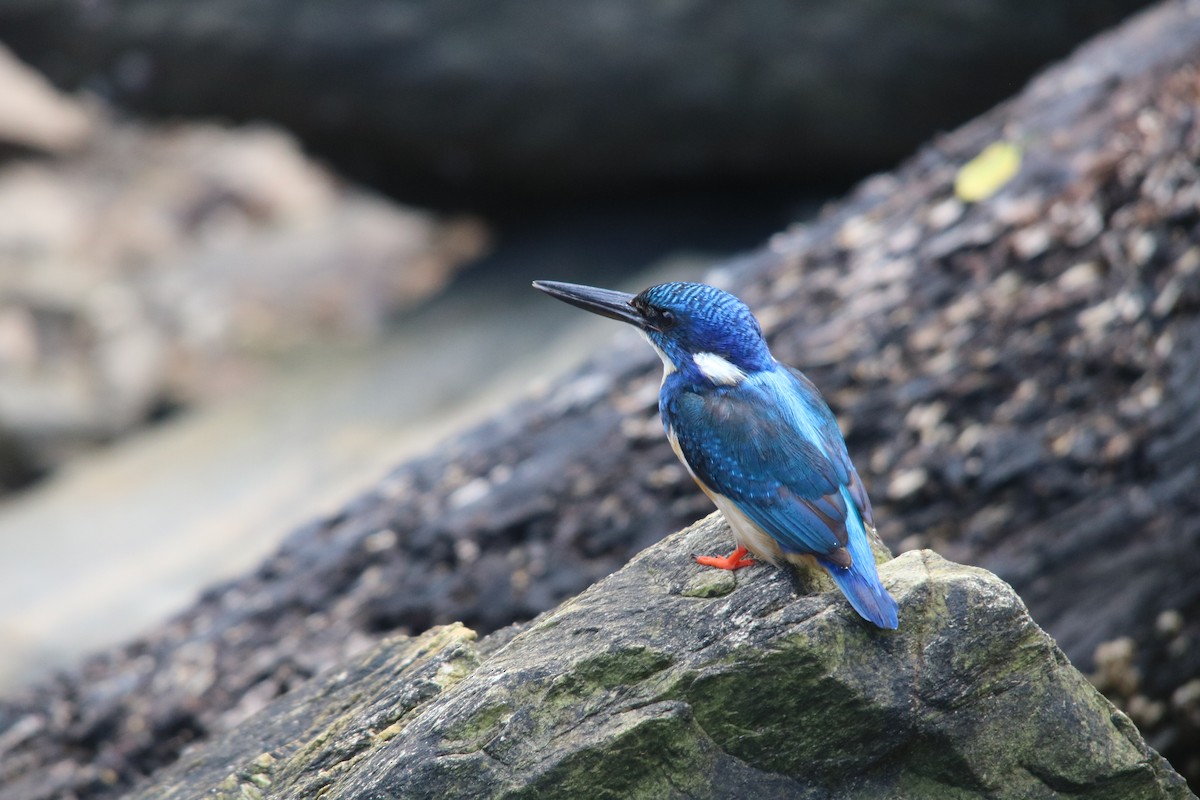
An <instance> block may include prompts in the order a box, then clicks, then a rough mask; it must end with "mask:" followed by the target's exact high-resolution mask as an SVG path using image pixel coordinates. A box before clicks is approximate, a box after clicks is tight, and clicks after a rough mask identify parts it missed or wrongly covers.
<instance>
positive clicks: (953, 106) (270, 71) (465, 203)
mask: <svg viewBox="0 0 1200 800" xmlns="http://www.w3.org/2000/svg"><path fill="white" fill-rule="evenodd" d="M1141 5H1144V3H1142V2H1128V1H1127V2H1118V1H1117V0H1110V1H1108V2H1099V1H1093V2H1083V1H1082V0H1075V1H1074V2H1072V1H1071V0H1057V1H1056V2H1036V3H1035V2H1022V3H1000V2H995V0H991V1H989V2H984V1H983V0H976V1H975V2H967V3H964V2H958V1H955V2H952V1H951V0H931V2H927V3H922V4H920V6H919V7H911V6H903V7H902V6H896V5H889V4H879V3H873V2H857V3H856V2H837V3H834V2H805V3H793V4H785V3H765V2H755V3H750V4H719V3H712V2H680V1H679V0H673V1H672V2H653V3H645V2H584V3H574V4H559V3H553V2H532V3H531V2H521V3H515V2H514V3H478V2H446V3H437V4H429V3H401V2H390V0H389V1H385V0H355V2H347V3H338V4H328V3H317V2H295V1H293V2H287V3H262V2H260V3H247V2H236V1H235V0H204V2H197V1H196V0H191V1H190V2H178V1H176V2H165V1H164V0H86V1H85V0H0V42H2V43H3V44H5V45H7V46H8V47H9V48H11V49H12V52H13V53H15V56H13V55H10V54H9V53H8V52H7V51H5V52H2V53H0V492H3V491H10V490H14V489H17V488H19V487H26V488H25V489H24V491H22V492H20V493H16V494H9V496H8V498H7V500H6V501H5V502H4V504H3V506H2V507H0V571H2V573H0V586H2V587H3V588H2V589H0V592H2V593H0V652H3V653H4V659H3V662H0V685H3V684H4V682H5V681H7V682H9V683H10V684H11V683H12V682H14V681H20V680H23V679H25V678H27V677H29V676H30V675H31V674H35V673H36V672H37V671H39V670H41V669H44V668H45V667H46V666H47V665H52V664H61V663H65V662H66V661H68V660H69V659H71V658H72V657H73V656H75V655H76V654H78V653H79V652H80V651H81V650H84V649H90V648H93V647H96V646H99V645H100V644H103V643H105V642H108V641H112V640H115V639H118V638H120V637H121V636H125V635H129V634H131V633H132V632H133V631H135V630H137V629H138V628H139V627H141V626H143V625H145V624H147V623H148V622H149V621H151V620H153V619H156V618H158V617H161V616H162V615H163V614H165V613H166V612H167V611H169V610H170V609H172V608H176V607H179V606H180V605H181V604H183V603H185V602H186V601H187V600H188V599H189V598H190V597H191V596H193V595H194V593H195V592H196V591H197V590H198V589H199V588H200V587H202V586H204V585H206V584H208V583H209V582H211V580H212V579H213V578H214V577H215V576H218V575H228V574H232V573H234V572H236V571H238V570H242V569H246V568H248V567H249V566H251V565H252V564H254V563H256V561H257V559H258V558H259V557H260V556H261V555H262V554H263V553H265V552H266V551H267V550H269V549H270V548H271V547H273V546H274V544H275V543H276V542H277V541H278V540H279V538H280V537H281V536H282V535H283V534H284V533H286V532H287V531H288V529H289V528H290V527H291V526H292V525H294V524H296V523H298V522H300V521H302V520H303V519H306V518H308V517H310V516H312V515H313V514H315V513H316V512H317V510H318V508H320V507H321V505H322V504H327V505H328V504H332V503H336V502H337V501H338V500H340V499H344V498H345V497H346V496H348V495H350V494H351V493H353V492H354V491H355V490H356V489H359V488H361V487H362V486H363V485H364V484H365V483H366V482H368V481H369V480H370V479H372V478H374V477H375V476H377V475H378V474H381V473H382V472H383V470H384V469H386V467H387V466H388V465H390V464H393V463H395V462H396V461H398V460H400V459H401V457H403V456H405V455H409V454H412V453H413V452H416V451H417V450H420V449H422V448H428V447H430V446H433V445H434V443H435V442H436V441H437V438H438V437H439V436H440V435H443V434H445V433H446V432H448V431H450V430H452V429H454V427H455V426H458V425H461V424H463V423H464V422H465V421H466V420H468V419H472V418H478V417H479V416H482V415H483V414H484V413H485V412H486V411H487V410H488V409H494V408H496V407H498V406H499V404H500V403H502V402H506V401H508V400H511V399H512V398H514V397H516V396H518V395H519V394H520V392H522V391H524V390H525V389H526V388H527V386H528V384H529V382H530V381H533V380H535V379H536V378H538V377H540V376H545V375H548V374H550V373H552V372H553V371H555V370H556V369H559V368H561V367H564V366H565V365H567V364H570V363H571V362H572V361H574V360H577V359H578V358H579V357H580V356H581V354H582V353H583V352H584V350H586V349H587V348H588V347H589V346H594V344H595V342H596V341H597V339H595V338H593V337H589V336H586V335H584V334H579V335H578V336H577V337H576V338H568V339H566V340H563V341H554V342H553V345H554V346H553V347H548V346H547V342H548V341H549V340H550V338H551V336H552V335H553V332H554V331H556V330H560V329H561V325H562V320H564V319H566V318H567V313H566V312H564V311H562V310H560V309H558V308H556V307H555V306H554V304H550V303H544V302H541V301H540V300H539V299H538V298H536V297H534V296H532V293H530V292H528V291H527V285H528V281H529V280H530V279H532V278H538V277H555V278H561V279H567V280H581V281H590V282H594V283H602V284H605V283H606V284H610V285H626V286H629V287H636V286H638V285H641V284H644V283H647V282H648V279H647V278H646V277H645V274H644V273H643V275H642V277H633V276H634V275H636V274H637V273H639V272H640V271H643V270H646V269H648V268H652V269H654V270H657V272H656V273H655V274H657V275H665V274H669V275H674V276H687V275H697V274H699V273H700V272H701V270H702V268H703V267H704V265H705V264H707V263H710V262H711V260H712V259H713V258H715V257H718V256H722V255H727V254H730V253H734V252H739V251H742V250H745V249H748V248H750V247H753V246H755V245H757V244H759V243H761V242H762V241H764V240H765V239H766V238H767V236H769V235H770V234H771V233H773V232H775V231H777V230H780V229H782V228H783V227H784V226H785V225H786V224H787V223H788V222H791V221H794V220H795V219H796V218H798V217H800V216H802V215H803V214H805V213H807V210H808V209H810V208H812V207H813V203H814V201H815V200H817V199H819V198H821V197H823V196H828V195H829V194H830V193H833V192H836V191H838V190H839V189H840V188H842V187H844V186H846V185H848V184H849V183H850V182H852V181H853V180H855V179H857V178H859V177H861V176H862V175H864V174H866V173H868V172H870V171H871V170H873V169H876V168H880V167H884V166H889V165H891V164H892V163H894V162H895V161H897V160H898V159H899V158H900V157H902V156H904V155H906V154H907V153H909V152H910V151H911V150H912V149H913V148H914V147H915V146H916V145H917V144H919V143H920V142H922V141H924V140H926V139H927V138H928V137H930V136H931V135H933V134H935V133H936V132H937V131H938V130H940V129H942V128H945V127H948V126H950V125H953V124H956V123H958V122H960V121H962V120H965V119H967V118H969V117H970V116H972V115H973V114H974V113H976V112H978V111H980V110H983V109H985V108H988V107H990V106H991V105H992V104H994V103H995V102H997V101H998V100H1000V99H1002V98H1004V97H1006V96H1008V95H1010V94H1012V93H1013V92H1015V91H1016V90H1017V89H1018V88H1019V87H1020V86H1021V85H1022V83H1023V82H1024V81H1025V80H1026V79H1027V78H1028V77H1029V76H1030V74H1031V73H1032V72H1033V71H1034V70H1035V69H1036V68H1037V67H1038V66H1040V65H1042V64H1044V63H1046V62H1048V61H1049V60H1051V59H1053V58H1055V57H1058V56H1061V55H1063V54H1064V53H1066V52H1067V51H1069V50H1070V48H1071V47H1072V46H1073V45H1074V44H1075V43H1077V42H1080V41H1082V40H1083V39H1085V38H1087V37H1088V36H1089V35H1090V34H1091V33H1093V32H1095V31H1097V30H1099V29H1101V28H1104V27H1108V26H1110V25H1112V24H1113V23H1115V22H1116V21H1117V20H1118V19H1120V18H1121V17H1122V16H1123V15H1125V14H1127V13H1129V12H1130V11H1131V10H1132V9H1134V8H1136V7H1139V6H1141ZM18 58H19V59H20V61H18ZM22 62H24V63H22ZM27 65H31V66H32V67H33V68H36V70H37V71H36V72H35V71H34V70H33V69H31V68H30V66H27ZM400 203H405V204H413V205H416V206H418V207H420V208H422V209H433V210H432V211H430V210H417V209H415V208H413V207H410V206H409V205H401V204H400ZM468 266H469V267H470V269H465V268H466V267H468ZM446 286H451V287H452V291H449V292H444V293H443V292H442V291H441V290H442V289H443V288H445V287H446ZM578 324H579V325H581V326H583V325H589V324H592V323H589V322H586V321H582V320H581V321H579V322H578ZM579 330H581V331H587V330H594V329H592V328H580V329H579ZM601 341H602V339H601ZM181 411H182V412H184V413H178V412H181ZM156 422H157V423H159V424H157V425H154V426H153V427H147V426H148V425H150V424H151V423H156ZM132 432H138V433H137V435H136V436H129V434H130V433H132ZM118 440H120V443H119V444H116V445H113V444H112V443H113V442H116V441H118ZM105 445H107V446H105ZM47 476H49V477H47ZM39 478H45V480H42V481H41V482H38V483H36V485H34V484H35V481H37V479H39ZM31 485H33V488H32V489H30V488H28V487H30V486H31Z"/></svg>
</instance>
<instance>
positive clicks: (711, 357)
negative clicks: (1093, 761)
mask: <svg viewBox="0 0 1200 800" xmlns="http://www.w3.org/2000/svg"><path fill="white" fill-rule="evenodd" d="M692 360H693V361H695V362H696V367H697V368H698V369H699V370H700V372H701V374H702V375H704V377H706V378H708V379H709V380H710V381H712V382H713V383H716V384H719V385H721V386H737V385H738V384H739V383H741V382H742V381H744V380H745V379H746V373H745V372H742V371H741V370H740V369H738V368H737V367H736V366H734V365H733V364H731V363H729V362H728V361H726V360H725V359H724V358H721V356H719V355H717V354H716V353H696V355H694V356H692Z"/></svg>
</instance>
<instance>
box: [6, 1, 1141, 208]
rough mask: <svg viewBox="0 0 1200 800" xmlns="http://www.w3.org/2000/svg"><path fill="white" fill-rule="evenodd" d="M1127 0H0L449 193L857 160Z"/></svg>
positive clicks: (816, 173) (63, 72) (34, 57)
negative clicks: (1017, 1)
mask: <svg viewBox="0 0 1200 800" xmlns="http://www.w3.org/2000/svg"><path fill="white" fill-rule="evenodd" d="M1144 5H1145V2H1144V0H1093V2H1089V3H1086V4H1083V5H1081V4H1079V3H1073V2H1070V0H1045V2H1041V3H1027V4H1025V5H1023V6H1021V7H1020V8H1019V10H1018V9H1016V8H1014V7H1013V6H1012V5H1011V4H1009V3H1004V2H1000V1H999V0H993V2H978V1H977V2H973V3H970V4H969V5H964V4H963V3H961V2H957V0H938V1H937V2H934V1H933V0H926V2H923V3H922V4H921V5H920V7H919V8H918V7H916V6H905V5H894V4H887V3H882V4H881V3H878V2H871V1H870V0H858V2H847V0H808V2H803V3H778V2H761V1H760V2H754V3H749V4H746V3H740V4H736V5H726V4H721V3H712V2H704V1H703V0H685V1H684V2H644V0H590V1H589V2H585V3H579V2H576V3H571V4H570V5H565V4H561V3H555V2H544V1H543V2H536V3H531V2H525V3H492V2H487V0H476V1H475V2H461V1H460V2H456V3H451V4H441V3H432V4H431V3H415V2H405V3H400V2H394V1H393V0H354V1H353V2H349V3H345V2H344V3H339V4H338V5H337V6H331V5H324V4H321V3H305V4H303V5H302V6H299V7H297V6H296V4H295V3H294V2H289V1H288V0H276V2H273V3H262V2H259V3H255V4H253V5H252V6H251V5H248V4H247V3H246V2H244V0H207V1H206V2H205V3H203V4H202V5H197V4H195V3H189V2H186V0H182V1H181V0H176V2H164V1H163V0H123V1H122V2H102V3H96V4H91V5H84V6H80V4H79V3H78V2H76V1H75V0H4V2H0V40H4V41H7V42H9V43H10V44H11V45H12V46H13V47H14V48H16V49H17V51H18V52H19V54H20V55H21V56H22V57H23V58H25V59H27V60H29V61H30V62H31V63H33V64H35V65H36V66H37V67H38V68H39V69H41V70H43V71H45V72H46V73H47V74H48V75H49V76H50V77H51V78H52V79H53V80H54V81H55V82H56V83H58V84H59V85H63V86H67V87H70V88H78V87H88V88H91V89H93V90H96V91H99V92H100V93H102V94H104V95H105V96H108V97H110V98H112V99H114V100H116V101H117V102H118V104H119V105H121V106H122V107H124V108H128V109H136V110H139V111H146V112H153V113H157V114H162V115H187V116H196V115H200V116H220V117H232V118H235V119H242V120H248V119H269V120H272V121H274V122H276V123H279V124H282V125H283V126H284V127H286V128H288V129H289V130H291V131H294V132H295V133H297V134H298V135H299V136H300V137H301V139H302V140H303V141H304V142H305V145H306V146H308V147H314V148H317V149H318V151H320V152H322V153H324V154H327V155H329V156H331V157H333V158H334V159H335V160H336V161H338V162H339V163H340V164H342V165H343V166H344V167H345V168H346V169H348V170H350V171H351V172H353V173H354V174H356V175H358V176H360V177H363V178H368V179H370V180H375V181H385V182H386V183H388V184H389V185H390V186H392V187H395V188H397V189H399V190H401V191H404V192H407V193H409V195H410V196H411V194H412V193H414V192H416V191H419V189H420V187H422V186H423V187H424V188H425V190H426V191H427V192H428V191H437V193H438V196H439V197H440V199H441V200H443V201H447V202H452V203H457V204H458V207H461V203H462V202H464V200H465V199H468V198H471V199H478V196H479V195H485V196H487V197H489V198H490V199H491V200H492V201H493V202H499V203H501V204H505V203H511V201H512V197H513V195H514V193H525V194H527V195H539V196H542V197H546V196H548V195H557V196H562V195H568V194H573V195H579V194H588V193H591V194H594V193H597V192H600V191H605V190H608V191H612V190H614V189H625V190H630V189H636V187H638V186H646V185H652V184H662V183H664V182H667V183H675V184H680V183H684V184H687V183H691V184H693V185H694V184H695V183H698V182H707V183H709V184H710V185H712V184H719V185H728V184H729V183H730V182H734V181H736V182H741V183H746V182H750V181H754V182H759V183H770V184H772V185H781V184H782V185H792V184H795V183H797V182H799V183H804V184H811V182H812V181H813V180H814V179H820V178H825V179H841V180H844V179H845V177H846V176H847V175H861V174H862V172H863V170H864V169H871V168H880V167H885V166H890V165H891V164H893V163H895V161H897V160H898V159H900V158H903V157H905V156H907V155H908V154H909V153H911V152H912V150H913V149H914V148H915V147H916V146H917V145H919V144H920V143H921V142H922V141H924V140H925V139H926V138H927V137H929V136H930V135H932V134H933V133H935V132H936V131H939V130H945V129H947V128H949V127H951V126H953V125H956V124H958V123H959V122H960V121H961V120H964V119H967V118H968V117H970V116H971V115H972V114H976V113H980V112H982V111H983V110H985V109H987V108H988V107H990V106H991V105H992V104H993V103H995V102H997V101H999V100H1000V99H1002V98H1003V97H1005V96H1007V95H1008V94H1009V93H1010V92H1011V91H1012V87H1014V86H1017V85H1019V84H1020V83H1021V82H1022V81H1024V80H1025V79H1026V78H1027V77H1028V76H1029V75H1030V74H1031V73H1032V72H1033V70H1035V69H1036V68H1038V67H1039V66H1040V65H1042V64H1044V63H1046V62H1048V61H1050V60H1052V59H1054V58H1057V57H1061V56H1062V55H1064V54H1065V53H1066V52H1068V51H1069V50H1070V48H1071V47H1073V46H1074V45H1075V44H1077V43H1078V42H1080V41H1082V40H1083V39H1085V38H1086V37H1087V36H1089V35H1091V34H1093V33H1095V32H1097V31H1099V30H1102V29H1104V28H1106V27H1108V26H1110V25H1113V24H1115V23H1116V22H1117V21H1118V20H1119V19H1121V18H1122V17H1123V16H1124V15H1126V14H1129V13H1131V12H1132V11H1133V10H1135V9H1137V8H1140V7H1142V6H1144ZM251 8H252V9H253V13H249V12H250V9H251Z"/></svg>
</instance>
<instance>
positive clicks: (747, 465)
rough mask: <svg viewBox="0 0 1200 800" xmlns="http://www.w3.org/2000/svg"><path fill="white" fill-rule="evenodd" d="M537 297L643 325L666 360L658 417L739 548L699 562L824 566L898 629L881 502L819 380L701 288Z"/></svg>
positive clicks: (879, 621) (730, 300)
mask: <svg viewBox="0 0 1200 800" xmlns="http://www.w3.org/2000/svg"><path fill="white" fill-rule="evenodd" d="M533 285H534V288H537V289H540V290H541V291H543V292H545V293H546V294H548V295H550V296H551V297H555V298H558V299H559V300H562V301H564V302H567V303H570V304H571V305H573V306H577V307H579V308H582V309H585V310H587V311H591V312H593V313H595V314H600V315H602V316H605V317H609V318H612V319H615V320H619V321H621V322H626V323H628V324H630V325H632V326H633V327H634V328H636V329H637V330H638V332H639V333H641V334H642V335H643V336H644V337H645V338H646V340H647V341H649V342H650V344H651V346H653V347H654V349H655V351H656V352H657V353H658V355H659V357H660V358H661V359H662V362H663V381H662V387H661V389H660V391H659V397H658V409H659V413H660V415H661V416H662V422H663V428H664V429H665V431H666V434H667V439H668V440H669V441H670V442H671V448H672V449H673V450H674V451H675V455H676V456H678V457H679V460H680V461H682V462H683V465H684V466H685V467H686V468H687V470H688V472H689V473H690V474H691V476H692V478H693V479H694V480H695V481H696V483H697V484H699V486H700V488H701V489H702V490H703V491H704V493H705V494H707V495H708V496H709V498H711V499H712V501H713V503H714V504H715V505H716V506H717V508H718V509H720V511H721V513H722V514H723V515H724V517H725V519H726V520H727V521H728V522H729V526H730V528H731V529H732V530H733V533H734V536H735V538H736V545H737V546H736V549H734V551H733V552H732V553H730V554H729V555H727V556H723V557H717V556H697V557H696V561H698V562H699V563H700V564H703V565H705V566H709V567H716V568H718V569H727V570H736V569H741V568H743V567H748V566H751V565H752V564H754V563H755V562H754V560H753V559H751V558H747V555H754V556H755V557H756V558H758V559H761V560H763V561H766V562H769V563H772V564H775V565H777V566H782V567H786V568H792V569H794V567H795V566H801V565H808V564H811V563H812V562H813V561H814V560H815V562H816V563H817V564H819V565H820V566H821V567H822V568H824V569H825V571H827V572H828V573H829V575H830V576H831V577H832V578H833V582H834V583H835V584H837V586H838V588H839V589H841V591H842V594H844V595H845V596H846V599H847V600H849V601H850V605H851V606H852V607H853V608H854V610H855V611H857V612H858V613H859V615H860V616H862V617H863V618H864V619H866V620H869V621H870V622H872V623H874V624H875V625H877V626H878V627H880V628H888V629H894V628H896V627H897V624H898V620H897V610H896V601H895V600H894V599H893V598H892V596H891V595H890V594H888V591H887V589H885V588H884V586H883V583H882V582H881V581H880V580H879V573H878V571H877V570H876V569H875V558H874V555H873V553H872V552H871V543H870V539H869V536H868V529H870V530H871V531H872V532H873V531H874V529H875V522H874V517H873V515H872V512H871V501H870V500H869V499H868V498H867V492H866V490H865V489H864V487H863V483H862V480H861V479H860V478H859V477H858V472H857V471H856V470H855V469H854V465H853V464H852V463H851V462H850V455H849V453H848V452H847V450H846V442H845V440H844V439H843V438H842V433H841V431H840V430H839V429H838V424H837V420H836V419H835V418H834V416H833V412H832V411H830V409H829V406H828V405H827V404H826V403H825V400H824V398H822V397H821V393H820V392H819V391H818V390H817V387H816V386H814V385H813V383H812V381H810V380H809V379H808V378H806V377H805V376H804V374H803V373H801V372H800V371H799V370H797V369H793V368H792V367H788V366H786V365H784V364H781V363H779V362H778V361H776V360H775V358H774V356H772V355H771V351H770V349H769V348H768V347H767V343H766V340H765V339H764V338H763V334H762V328H761V327H760V326H759V324H758V320H756V319H755V318H754V315H753V314H752V313H750V309H749V308H748V307H747V306H746V304H745V303H743V302H742V301H741V300H739V299H738V298H736V297H734V296H733V295H731V294H729V293H728V292H725V291H722V290H721V289H718V288H716V287H715V286H708V285H706V284H702V283H681V282H675V283H664V284H660V285H658V286H651V287H650V288H649V289H646V290H645V291H643V292H641V293H640V294H637V295H633V294H627V293H625V292H618V291H613V290H610V289H598V288H594V287H591V286H580V285H578V284H573V283H561V282H558V281H534V283H533Z"/></svg>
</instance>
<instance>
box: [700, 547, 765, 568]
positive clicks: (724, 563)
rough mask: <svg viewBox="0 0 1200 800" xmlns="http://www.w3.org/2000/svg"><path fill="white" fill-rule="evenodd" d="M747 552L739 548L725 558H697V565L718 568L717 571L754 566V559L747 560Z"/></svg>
mask: <svg viewBox="0 0 1200 800" xmlns="http://www.w3.org/2000/svg"><path fill="white" fill-rule="evenodd" d="M746 553H747V550H746V548H744V547H741V546H740V545H739V546H738V549H737V550H734V551H733V552H732V553H730V554H729V555H727V556H725V557H724V558H719V557H717V556H696V563H697V564H703V565H704V566H706V567H716V568H717V569H741V568H742V567H752V566H754V559H752V558H746V557H745V556H746Z"/></svg>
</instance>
